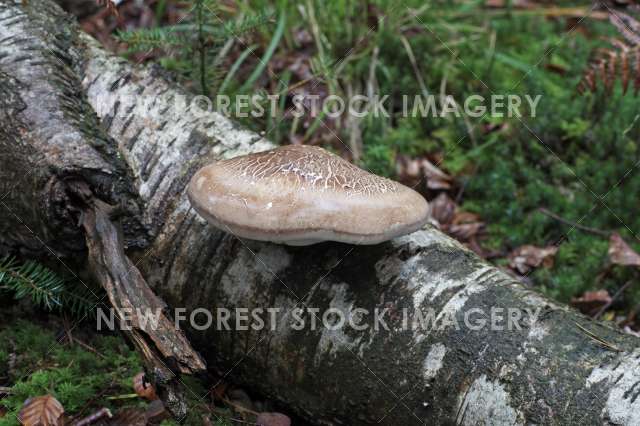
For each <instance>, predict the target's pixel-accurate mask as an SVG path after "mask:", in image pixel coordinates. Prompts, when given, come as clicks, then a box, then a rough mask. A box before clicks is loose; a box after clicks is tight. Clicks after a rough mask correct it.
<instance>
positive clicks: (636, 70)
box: [577, 9, 640, 96]
mask: <svg viewBox="0 0 640 426" xmlns="http://www.w3.org/2000/svg"><path fill="white" fill-rule="evenodd" d="M610 10H611V9H610ZM609 21H610V22H611V23H612V24H613V26H615V27H616V29H617V30H618V32H619V33H620V34H621V35H622V37H623V38H624V40H620V39H612V40H611V45H612V47H611V48H601V49H597V50H596V51H595V52H594V55H593V60H591V62H590V64H589V66H588V68H587V70H586V71H585V72H584V73H583V76H582V79H581V80H580V82H579V83H578V88H577V89H578V92H579V93H580V94H584V93H585V92H587V91H590V92H596V91H597V90H598V81H600V82H601V84H602V86H603V88H604V91H605V93H607V94H611V93H612V91H613V86H614V84H615V82H616V81H617V80H620V82H621V84H622V93H623V94H626V93H627V91H628V89H629V84H630V83H631V81H633V89H634V95H636V96H637V95H638V92H639V91H640V22H638V20H636V19H635V18H633V17H632V16H630V15H628V14H626V13H623V12H614V11H613V10H611V12H610V14H609Z"/></svg>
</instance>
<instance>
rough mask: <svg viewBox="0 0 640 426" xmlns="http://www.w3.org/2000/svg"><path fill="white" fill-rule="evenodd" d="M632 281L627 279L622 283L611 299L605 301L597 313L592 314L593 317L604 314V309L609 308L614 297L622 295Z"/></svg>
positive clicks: (614, 299) (596, 317)
mask: <svg viewBox="0 0 640 426" xmlns="http://www.w3.org/2000/svg"><path fill="white" fill-rule="evenodd" d="M632 282H633V281H627V282H626V283H624V285H623V286H622V287H620V288H619V289H618V291H616V292H615V294H614V295H613V296H612V297H611V299H610V300H609V301H608V302H607V303H605V304H604V306H602V308H600V310H599V311H598V313H596V314H595V315H594V317H593V319H598V318H600V316H602V314H604V313H605V311H606V310H607V309H609V307H610V306H611V305H612V304H613V302H615V301H616V299H618V297H620V295H622V293H623V292H624V291H625V290H626V289H627V288H628V287H629V286H630V285H631V283H632Z"/></svg>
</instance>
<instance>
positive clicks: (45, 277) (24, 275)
mask: <svg viewBox="0 0 640 426" xmlns="http://www.w3.org/2000/svg"><path fill="white" fill-rule="evenodd" d="M0 290H4V291H11V292H13V294H14V297H15V298H16V299H22V298H30V299H31V300H32V301H33V303H35V304H37V305H40V306H43V307H44V308H46V309H48V310H53V309H61V308H63V309H65V310H66V311H68V312H71V313H73V314H74V315H78V316H83V315H85V314H90V313H91V311H92V309H93V308H94V307H95V305H96V303H98V300H99V299H98V298H97V297H96V295H97V294H101V292H100V291H99V290H92V289H90V288H88V287H87V286H86V285H84V284H83V283H79V282H75V281H69V280H65V279H63V278H61V277H59V276H58V275H57V274H56V273H55V272H53V271H52V270H50V269H48V268H46V267H45V266H43V265H42V264H40V263H38V262H35V261H26V262H22V263H21V262H18V261H16V260H15V259H14V258H12V257H5V258H4V259H0Z"/></svg>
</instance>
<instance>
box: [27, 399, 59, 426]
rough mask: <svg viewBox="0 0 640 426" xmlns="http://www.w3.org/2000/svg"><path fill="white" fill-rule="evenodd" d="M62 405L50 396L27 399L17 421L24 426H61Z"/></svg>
mask: <svg viewBox="0 0 640 426" xmlns="http://www.w3.org/2000/svg"><path fill="white" fill-rule="evenodd" d="M62 414H64V408H63V407H62V404H60V402H59V401H58V400H57V399H55V398H54V397H53V396H51V395H44V396H37V397H35V398H29V399H27V400H26V401H25V402H24V405H23V406H22V409H21V410H20V413H19V414H18V420H20V423H22V424H23V425H24V426H61V425H62V424H63V420H62Z"/></svg>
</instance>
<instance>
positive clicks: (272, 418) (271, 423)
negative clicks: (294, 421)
mask: <svg viewBox="0 0 640 426" xmlns="http://www.w3.org/2000/svg"><path fill="white" fill-rule="evenodd" d="M256 424H257V425H260V426H291V419H290V418H289V417H287V416H285V415H284V414H281V413H260V414H258V418H257V419H256Z"/></svg>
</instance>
